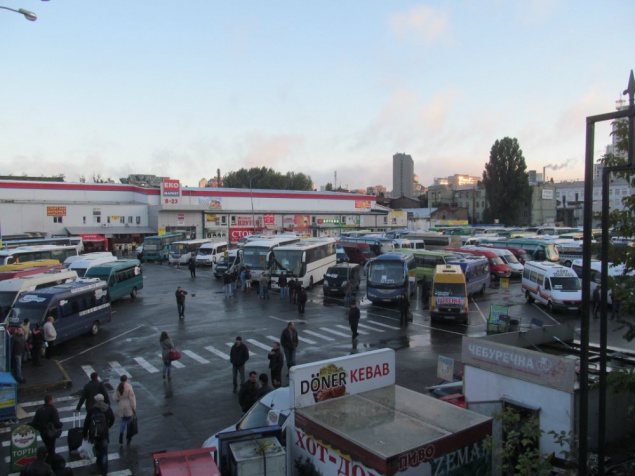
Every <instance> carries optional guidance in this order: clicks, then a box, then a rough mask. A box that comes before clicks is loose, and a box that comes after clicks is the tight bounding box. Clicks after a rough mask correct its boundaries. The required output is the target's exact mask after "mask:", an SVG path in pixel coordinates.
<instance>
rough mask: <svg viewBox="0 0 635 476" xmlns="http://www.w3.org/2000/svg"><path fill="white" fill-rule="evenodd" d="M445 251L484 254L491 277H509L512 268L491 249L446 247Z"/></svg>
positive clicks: (475, 254)
mask: <svg viewBox="0 0 635 476" xmlns="http://www.w3.org/2000/svg"><path fill="white" fill-rule="evenodd" d="M445 251H452V252H453V253H469V254H471V255H474V256H484V257H485V258H487V261H489V271H490V273H491V275H492V278H493V279H500V278H509V277H510V276H511V275H512V270H511V268H510V267H509V266H507V265H506V264H505V262H504V261H503V260H502V258H501V257H500V256H498V255H497V254H496V253H494V252H493V251H484V250H472V249H469V248H446V249H445Z"/></svg>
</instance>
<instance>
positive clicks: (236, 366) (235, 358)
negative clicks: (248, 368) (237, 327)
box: [229, 336, 249, 393]
mask: <svg viewBox="0 0 635 476" xmlns="http://www.w3.org/2000/svg"><path fill="white" fill-rule="evenodd" d="M248 360H249V349H248V348H247V344H243V338H242V337H240V336H238V337H236V341H235V342H234V345H232V347H231V349H230V350H229V362H230V363H231V364H232V383H233V384H234V390H233V392H234V393H236V392H237V391H238V380H237V377H238V375H240V385H241V386H242V384H243V383H245V364H246V363H247V361H248Z"/></svg>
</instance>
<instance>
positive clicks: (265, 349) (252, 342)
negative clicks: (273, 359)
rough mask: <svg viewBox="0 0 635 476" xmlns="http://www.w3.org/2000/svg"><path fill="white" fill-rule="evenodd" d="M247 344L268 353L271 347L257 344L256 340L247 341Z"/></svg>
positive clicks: (260, 343)
mask: <svg viewBox="0 0 635 476" xmlns="http://www.w3.org/2000/svg"><path fill="white" fill-rule="evenodd" d="M247 342H249V343H250V344H253V345H255V346H256V347H260V348H261V349H263V350H264V351H265V352H269V351H270V350H271V346H268V345H266V344H263V343H262V342H259V341H257V340H256V339H247Z"/></svg>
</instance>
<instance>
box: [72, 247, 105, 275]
mask: <svg viewBox="0 0 635 476" xmlns="http://www.w3.org/2000/svg"><path fill="white" fill-rule="evenodd" d="M108 255H110V256H108ZM108 255H106V256H91V257H89V258H87V259H80V260H76V261H73V262H72V263H71V264H70V265H69V266H68V269H72V270H73V271H75V272H77V276H79V277H80V278H83V277H84V276H85V275H86V271H88V270H89V269H90V268H92V267H93V266H99V265H102V264H104V263H110V262H111V261H117V257H116V256H115V255H113V254H112V253H108Z"/></svg>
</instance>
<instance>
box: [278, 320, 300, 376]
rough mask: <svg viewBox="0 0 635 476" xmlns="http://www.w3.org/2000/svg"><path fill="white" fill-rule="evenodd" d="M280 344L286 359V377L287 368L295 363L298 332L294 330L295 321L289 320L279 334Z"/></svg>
mask: <svg viewBox="0 0 635 476" xmlns="http://www.w3.org/2000/svg"><path fill="white" fill-rule="evenodd" d="M280 345H282V349H283V350H284V356H285V358H286V359H287V377H288V376H289V369H291V367H293V366H294V365H295V353H296V349H297V348H298V332H297V331H296V330H295V322H293V321H289V322H288V323H287V327H286V329H285V330H283V331H282V335H281V336H280Z"/></svg>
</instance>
